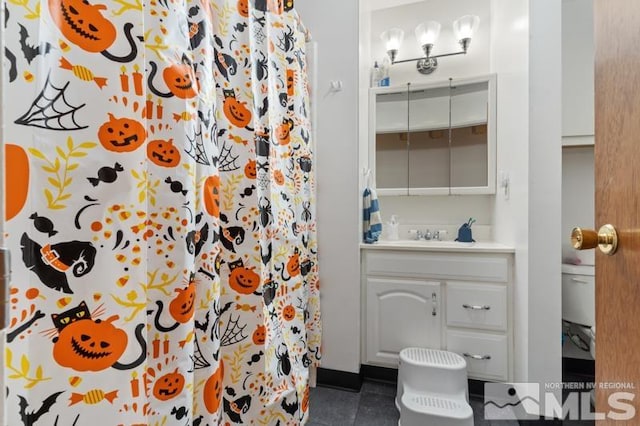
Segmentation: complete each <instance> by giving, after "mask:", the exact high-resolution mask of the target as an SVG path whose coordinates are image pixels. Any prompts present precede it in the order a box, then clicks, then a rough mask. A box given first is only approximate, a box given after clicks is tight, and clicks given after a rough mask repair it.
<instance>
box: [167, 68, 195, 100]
mask: <svg viewBox="0 0 640 426" xmlns="http://www.w3.org/2000/svg"><path fill="white" fill-rule="evenodd" d="M162 79H163V80H164V83H165V84H166V85H167V87H168V88H169V90H170V91H171V93H173V94H174V95H175V96H176V98H180V99H191V98H193V97H195V96H196V95H197V94H198V82H197V81H196V76H195V73H194V71H193V67H192V66H191V65H189V64H185V63H180V64H173V65H171V66H169V67H166V68H165V69H164V71H162Z"/></svg>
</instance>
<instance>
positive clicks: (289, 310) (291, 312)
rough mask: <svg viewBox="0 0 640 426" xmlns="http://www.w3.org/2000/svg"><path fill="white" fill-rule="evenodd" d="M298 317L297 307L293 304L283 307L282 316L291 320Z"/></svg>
mask: <svg viewBox="0 0 640 426" xmlns="http://www.w3.org/2000/svg"><path fill="white" fill-rule="evenodd" d="M295 317H296V308H294V307H293V305H287V306H285V307H284V308H282V318H284V319H285V320H287V321H291V320H293V319H294V318H295Z"/></svg>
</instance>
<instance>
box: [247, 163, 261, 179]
mask: <svg viewBox="0 0 640 426" xmlns="http://www.w3.org/2000/svg"><path fill="white" fill-rule="evenodd" d="M257 173H258V172H257V170H256V160H249V161H247V164H246V165H245V166H244V175H245V176H246V177H248V178H249V179H255V178H256V176H257Z"/></svg>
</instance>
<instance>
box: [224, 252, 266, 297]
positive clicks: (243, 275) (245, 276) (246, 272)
mask: <svg viewBox="0 0 640 426" xmlns="http://www.w3.org/2000/svg"><path fill="white" fill-rule="evenodd" d="M229 270H230V271H231V272H230V273H229V286H230V287H231V288H232V289H233V290H235V291H237V292H238V293H240V294H251V293H253V292H255V291H256V290H257V289H258V286H259V285H260V275H258V274H256V273H255V272H254V271H253V268H251V269H249V268H246V267H245V266H244V264H243V263H242V259H240V260H236V261H235V262H231V263H229Z"/></svg>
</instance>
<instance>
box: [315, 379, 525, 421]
mask: <svg viewBox="0 0 640 426" xmlns="http://www.w3.org/2000/svg"><path fill="white" fill-rule="evenodd" d="M395 396H396V385H395V384H391V383H384V382H377V381H372V380H365V382H364V383H363V385H362V389H361V390H360V392H359V393H355V392H349V391H344V390H338V389H332V388H326V387H321V386H319V387H317V388H315V389H312V390H311V401H310V403H311V404H310V406H311V413H310V421H309V423H307V425H308V426H365V425H366V426H397V425H398V419H399V417H400V415H399V414H398V410H396V406H395V403H394V399H395ZM470 404H471V407H472V408H473V415H474V423H475V426H517V425H518V423H517V422H513V421H498V422H496V421H493V422H491V421H488V420H484V416H483V413H484V406H483V402H482V400H481V399H477V398H472V399H471V401H470Z"/></svg>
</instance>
